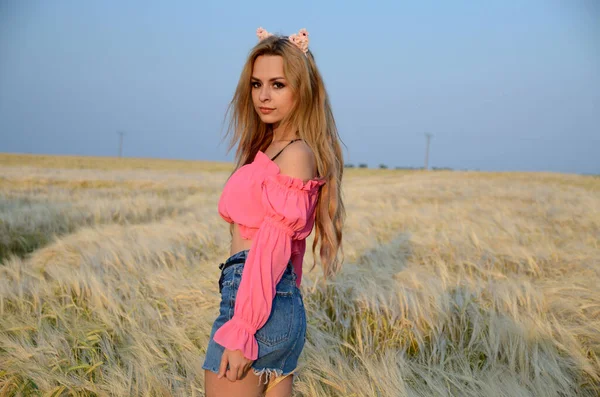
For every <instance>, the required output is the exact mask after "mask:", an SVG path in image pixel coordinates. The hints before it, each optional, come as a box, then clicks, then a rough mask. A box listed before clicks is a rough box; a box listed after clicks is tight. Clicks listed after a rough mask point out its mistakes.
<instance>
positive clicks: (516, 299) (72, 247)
mask: <svg viewBox="0 0 600 397" xmlns="http://www.w3.org/2000/svg"><path fill="white" fill-rule="evenodd" d="M230 167H231V164H226V163H202V162H185V161H166V160H135V159H127V160H125V161H120V160H119V161H117V159H100V158H83V157H82V158H76V157H68V158H60V157H56V156H15V155H0V170H1V175H2V177H1V178H0V258H1V259H0V260H1V261H2V263H1V264H0V395H52V396H58V395H68V394H73V395H98V396H109V395H124V396H125V395H178V396H201V395H203V391H202V384H203V371H202V370H201V365H202V361H203V358H204V348H205V347H206V343H207V338H208V335H209V332H210V327H211V325H212V321H213V320H214V317H215V316H216V314H217V312H218V306H217V304H218V300H217V299H218V288H217V285H216V284H217V282H216V281H217V278H218V273H217V270H218V269H217V264H218V263H219V262H221V261H222V260H223V259H224V258H226V256H227V252H228V242H229V234H228V228H227V225H226V223H225V222H223V221H222V220H221V219H220V218H219V216H218V214H217V211H216V204H217V200H218V196H219V193H220V189H221V187H222V184H223V182H224V180H225V178H226V176H227V175H228V174H229V172H230V170H231V168H230ZM599 192H600V179H599V178H596V177H591V176H590V177H586V176H577V175H560V174H524V173H474V172H446V171H444V172H429V173H427V172H406V171H396V170H381V171H373V170H371V171H369V172H365V171H364V170H349V171H348V172H347V174H346V179H345V199H346V204H347V210H348V221H347V227H346V230H345V241H344V243H345V254H346V260H345V265H344V268H343V270H342V272H341V273H340V274H339V275H338V277H337V278H336V280H334V281H330V282H327V283H324V282H323V280H322V279H321V277H320V276H319V273H318V269H315V270H314V271H313V272H307V273H306V275H305V278H304V280H303V287H302V288H303V294H304V299H305V304H306V307H307V313H308V322H309V330H308V342H307V345H306V348H305V350H304V352H303V355H302V357H301V363H300V364H301V372H300V374H299V376H298V377H297V379H296V387H295V394H296V395H298V396H317V397H319V396H511V397H512V396H597V395H598V394H600V386H599V384H600V294H599V293H598V286H599V285H600V244H599V241H600V194H599ZM309 244H310V241H309ZM311 263H312V256H311V254H310V253H308V254H307V256H306V259H305V264H306V270H307V271H308V269H309V268H310V264H311Z"/></svg>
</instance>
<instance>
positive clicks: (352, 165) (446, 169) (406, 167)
mask: <svg viewBox="0 0 600 397" xmlns="http://www.w3.org/2000/svg"><path fill="white" fill-rule="evenodd" d="M344 168H356V167H355V166H354V164H351V163H348V164H344ZM358 168H369V166H368V165H367V164H366V163H359V164H358ZM388 168H389V167H388V166H387V164H379V169H382V170H387V169H388ZM394 169H396V170H422V169H423V167H410V166H396V167H394ZM430 169H431V170H432V171H453V169H452V168H450V167H430ZM465 171H466V170H465Z"/></svg>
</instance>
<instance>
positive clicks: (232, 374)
mask: <svg viewBox="0 0 600 397" xmlns="http://www.w3.org/2000/svg"><path fill="white" fill-rule="evenodd" d="M238 372H239V368H238V367H237V366H235V365H233V366H232V365H229V370H228V371H227V379H229V381H231V382H235V381H236V380H238Z"/></svg>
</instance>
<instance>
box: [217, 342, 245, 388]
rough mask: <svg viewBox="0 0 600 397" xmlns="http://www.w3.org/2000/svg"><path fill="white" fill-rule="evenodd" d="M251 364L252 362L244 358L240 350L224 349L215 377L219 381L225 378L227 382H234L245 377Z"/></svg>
mask: <svg viewBox="0 0 600 397" xmlns="http://www.w3.org/2000/svg"><path fill="white" fill-rule="evenodd" d="M253 362H254V361H253V360H248V359H247V358H246V357H244V355H243V354H242V351H241V350H229V349H225V351H224V352H223V355H222V356H221V365H220V366H219V375H218V376H217V377H218V378H219V379H221V378H222V377H223V376H226V377H227V379H228V380H230V381H231V382H235V381H236V380H238V379H242V378H243V377H244V376H246V372H248V370H249V369H250V366H251V365H252V363H253ZM227 364H229V369H227Z"/></svg>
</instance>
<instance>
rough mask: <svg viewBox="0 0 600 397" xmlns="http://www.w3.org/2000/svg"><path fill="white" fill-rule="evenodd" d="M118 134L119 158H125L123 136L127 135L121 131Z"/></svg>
mask: <svg viewBox="0 0 600 397" xmlns="http://www.w3.org/2000/svg"><path fill="white" fill-rule="evenodd" d="M117 134H119V157H123V135H125V133H124V132H122V131H119V132H117Z"/></svg>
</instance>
